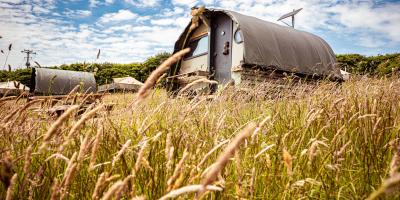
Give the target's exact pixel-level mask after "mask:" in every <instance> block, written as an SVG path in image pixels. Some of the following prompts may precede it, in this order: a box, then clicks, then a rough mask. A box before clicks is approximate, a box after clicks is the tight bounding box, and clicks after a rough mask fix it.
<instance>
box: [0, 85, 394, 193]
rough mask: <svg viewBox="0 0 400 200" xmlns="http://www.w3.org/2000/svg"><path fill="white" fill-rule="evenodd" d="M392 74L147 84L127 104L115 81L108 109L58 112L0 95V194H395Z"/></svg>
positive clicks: (125, 97) (95, 108)
mask: <svg viewBox="0 0 400 200" xmlns="http://www.w3.org/2000/svg"><path fill="white" fill-rule="evenodd" d="M399 86H400V82H399V81H398V80H395V79H393V80H376V79H368V80H360V81H351V82H347V83H344V84H343V85H341V86H336V85H334V84H332V83H325V82H322V83H320V84H319V85H317V86H313V87H308V86H307V87H306V86H305V85H298V86H293V87H280V88H279V89H278V88H277V87H276V86H273V85H269V84H265V85H262V86H257V87H255V88H254V89H252V90H249V89H246V90H244V89H239V88H231V87H226V88H224V89H223V90H219V91H217V93H216V95H214V96H213V98H208V99H206V100H204V99H203V98H202V97H196V98H194V99H193V100H188V99H185V98H179V99H172V98H168V96H167V94H166V92H165V91H163V90H155V93H154V95H151V96H148V97H147V99H145V100H143V101H142V102H141V104H138V105H135V106H133V107H130V106H129V105H130V104H131V103H132V100H133V99H134V96H135V95H134V94H129V93H123V94H113V95H110V96H106V97H105V99H104V103H116V105H115V108H114V110H113V111H111V112H110V113H107V111H106V110H105V109H102V105H100V106H97V107H96V106H92V107H91V109H90V110H87V111H86V112H85V113H84V114H83V115H82V116H76V115H74V114H72V113H74V111H75V109H76V108H75V107H73V109H71V110H70V111H68V112H67V113H66V114H64V115H62V116H61V117H60V118H58V119H56V118H54V117H52V116H48V115H47V114H46V113H45V111H44V110H47V109H48V108H49V106H50V105H51V104H49V103H47V102H34V104H32V103H26V102H24V100H22V99H21V100H19V101H18V102H16V100H15V99H14V100H13V99H9V100H7V101H4V100H1V99H0V102H2V103H1V104H0V109H1V111H2V112H0V119H1V120H0V121H1V123H0V151H1V155H2V158H1V162H0V163H1V166H0V178H1V182H2V183H0V198H2V199H5V198H6V197H7V198H13V199H29V198H30V199H50V198H52V199H60V198H64V199H92V198H93V199H119V198H121V199H133V198H140V199H143V198H146V199H158V198H161V197H162V198H163V199H167V198H184V199H185V198H194V197H196V193H200V192H202V191H206V192H205V193H204V196H203V197H204V198H206V199H234V198H244V199H365V198H368V197H369V198H370V199H376V198H388V199H395V198H399V197H400V193H399V192H398V188H399V184H400V183H399V180H400V179H399V173H398V171H399V163H400V162H399V149H400V148H399V145H398V144H399V140H398V137H399V136H398V131H399V125H400V104H399V101H398V100H399V99H400V91H399V90H398V88H399ZM304 88H306V89H304ZM243 91H244V92H243ZM76 103H77V105H79V104H80V102H76ZM35 106H36V107H37V106H40V108H41V109H42V110H43V112H34V110H37V108H33V107H35ZM43 145H44V146H43ZM40 147H46V148H40ZM60 147H62V148H60ZM204 188H205V189H204Z"/></svg>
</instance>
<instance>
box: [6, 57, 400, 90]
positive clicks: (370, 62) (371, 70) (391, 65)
mask: <svg viewBox="0 0 400 200" xmlns="http://www.w3.org/2000/svg"><path fill="white" fill-rule="evenodd" d="M169 56H170V54H169V53H160V54H157V55H155V56H152V57H150V58H148V59H147V60H146V61H144V62H143V63H131V64H114V63H93V64H90V63H75V64H70V65H61V66H53V67H51V68H54V69H62V70H73V71H87V72H95V78H96V82H97V84H98V85H102V84H105V83H110V82H112V79H113V78H120V77H124V76H131V77H134V78H136V79H137V80H139V81H142V82H144V81H145V80H146V79H147V77H148V76H149V74H150V73H151V72H152V71H153V70H155V69H156V68H157V66H159V65H160V64H161V63H162V62H163V61H164V60H165V59H167V58H168V57H169ZM337 62H338V63H340V66H341V68H342V69H343V70H346V71H348V72H350V73H352V74H368V75H373V76H388V75H391V74H393V73H395V72H398V71H399V70H400V53H397V54H386V55H378V56H370V57H366V56H363V55H359V54H344V55H337ZM30 74H31V69H17V70H15V71H11V72H9V71H0V82H4V81H7V80H17V81H20V82H21V83H23V84H24V85H26V86H28V87H30Z"/></svg>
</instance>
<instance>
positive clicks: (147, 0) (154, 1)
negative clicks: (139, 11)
mask: <svg viewBox="0 0 400 200" xmlns="http://www.w3.org/2000/svg"><path fill="white" fill-rule="evenodd" d="M124 1H125V2H126V3H129V4H131V5H134V6H137V7H155V6H158V5H160V3H161V0H124Z"/></svg>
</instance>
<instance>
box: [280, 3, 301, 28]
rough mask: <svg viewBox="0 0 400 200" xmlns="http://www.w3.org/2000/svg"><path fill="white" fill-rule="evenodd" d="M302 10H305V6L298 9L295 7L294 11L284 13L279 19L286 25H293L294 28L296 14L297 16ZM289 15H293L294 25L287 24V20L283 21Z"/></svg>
mask: <svg viewBox="0 0 400 200" xmlns="http://www.w3.org/2000/svg"><path fill="white" fill-rule="evenodd" d="M301 10H303V8H300V9H297V10H295V9H293V11H292V12H290V13H287V14H284V15H282V17H280V18H279V19H278V21H281V22H282V23H284V24H286V25H288V26H291V27H292V28H294V16H295V15H296V14H297V13H299V12H300V11H301ZM288 17H292V25H289V24H287V23H286V22H284V21H282V20H283V19H286V18H288Z"/></svg>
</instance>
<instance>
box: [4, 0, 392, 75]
mask: <svg viewBox="0 0 400 200" xmlns="http://www.w3.org/2000/svg"><path fill="white" fill-rule="evenodd" d="M199 5H205V6H206V7H214V8H223V9H228V10H234V11H237V12H240V13H242V14H246V15H250V16H254V17H258V18H260V19H264V20H267V21H270V22H273V23H277V24H281V25H284V24H283V23H281V22H278V21H277V19H278V18H279V17H280V16H281V15H283V14H285V13H287V12H290V11H292V10H293V9H297V8H303V10H302V11H301V12H300V13H299V14H298V15H297V16H296V29H299V30H304V31H308V32H311V33H313V34H316V35H318V36H320V37H322V38H323V39H325V40H326V41H327V42H328V43H329V44H330V45H331V47H332V48H333V50H334V52H335V53H337V54H344V53H359V54H363V55H377V54H386V53H394V52H400V0H374V1H373V0H359V1H355V0H348V1H346V0H119V1H118V0H89V1H84V0H0V36H1V37H2V38H0V49H2V50H3V51H4V54H2V53H0V69H3V67H4V63H5V59H6V54H7V53H8V46H9V44H10V43H12V44H13V46H12V51H11V52H10V55H9V58H8V62H7V64H10V65H11V66H12V67H13V68H21V67H23V66H24V63H25V62H24V54H22V53H21V51H22V50H24V49H33V50H34V51H35V52H36V55H33V61H37V62H38V63H40V65H42V66H53V65H61V64H70V63H77V62H89V63H91V62H112V63H132V62H141V61H144V60H145V59H146V58H148V57H150V56H152V55H155V54H157V53H160V52H171V51H172V49H173V45H174V43H175V41H176V40H177V38H178V36H179V34H180V33H181V32H182V31H183V29H184V27H185V26H186V25H187V24H188V23H189V22H190V14H189V13H190V8H191V7H193V6H199ZM284 26H285V25H284ZM98 49H101V55H100V58H99V59H98V60H97V59H96V55H97V52H98Z"/></svg>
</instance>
